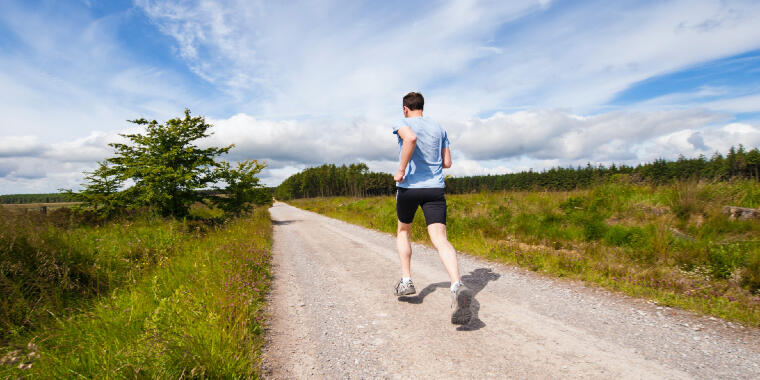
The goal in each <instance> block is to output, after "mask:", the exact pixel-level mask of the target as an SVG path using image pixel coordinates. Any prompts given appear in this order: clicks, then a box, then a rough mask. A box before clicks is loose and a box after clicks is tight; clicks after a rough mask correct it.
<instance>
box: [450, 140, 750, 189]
mask: <svg viewBox="0 0 760 380" xmlns="http://www.w3.org/2000/svg"><path fill="white" fill-rule="evenodd" d="M616 174H628V175H629V176H630V178H631V180H632V181H634V182H642V183H651V184H655V185H658V184H664V183H668V182H672V181H674V180H687V179H696V180H710V181H725V180H728V179H731V178H737V177H738V178H754V179H756V180H757V179H759V178H760V151H758V149H757V148H754V149H752V150H750V151H747V150H746V149H745V148H744V147H743V146H742V145H739V148H738V149H737V148H735V147H731V149H729V151H728V153H727V154H726V156H725V157H724V156H723V155H721V154H720V153H717V152H716V153H715V154H713V156H712V157H710V158H709V159H708V158H706V157H705V156H703V155H700V156H699V157H697V158H686V157H683V156H681V157H679V158H678V159H677V160H675V161H668V160H664V159H658V160H655V161H654V162H651V163H646V164H639V165H637V166H635V167H634V166H627V165H620V166H617V165H615V164H612V165H611V166H609V167H607V166H603V165H600V166H592V165H591V164H587V165H586V166H585V167H577V168H572V167H570V168H552V169H549V170H544V171H541V172H534V171H527V172H520V173H512V174H500V175H486V176H472V177H459V178H447V179H446V191H447V192H449V193H469V192H473V191H480V190H572V189H577V188H585V187H589V186H591V185H593V184H595V183H598V182H599V181H600V180H604V179H607V178H610V177H611V176H613V175H616Z"/></svg>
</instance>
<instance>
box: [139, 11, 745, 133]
mask: <svg viewBox="0 0 760 380" xmlns="http://www.w3.org/2000/svg"><path fill="white" fill-rule="evenodd" d="M138 4H140V5H141V6H142V7H143V9H144V10H145V11H146V13H147V14H148V15H149V16H150V17H151V18H152V19H153V20H154V22H155V23H156V24H157V25H159V27H160V28H161V29H162V30H163V31H164V32H165V33H167V34H168V35H170V36H172V37H173V38H175V39H176V41H177V44H178V46H179V48H180V52H181V55H182V56H183V57H184V58H186V59H187V61H188V64H189V65H190V66H191V67H192V68H193V69H194V70H195V71H196V72H198V73H199V75H201V77H203V78H205V79H207V80H209V81H211V82H213V83H216V84H220V85H223V86H227V87H228V88H230V89H231V91H232V92H233V93H234V94H236V95H238V96H241V97H245V94H248V95H249V96H251V94H253V95H252V96H253V97H254V98H255V99H254V100H253V101H252V103H250V104H251V107H253V108H254V109H255V113H256V114H258V115H261V116H262V117H267V118H275V119H278V118H281V117H285V118H293V117H298V116H301V115H309V116H315V115H316V116H325V115H329V116H330V117H339V116H349V117H355V116H357V115H361V116H367V117H369V118H376V117H378V116H381V117H387V116H388V115H389V114H392V113H393V112H396V111H397V108H398V103H399V98H400V95H401V94H403V93H405V92H407V91H409V90H412V89H419V90H422V91H423V92H425V93H426V94H428V95H430V96H431V98H432V99H435V102H431V104H430V110H432V111H434V112H435V113H436V114H438V115H441V116H443V117H445V118H450V119H462V118H467V117H472V116H475V115H478V114H480V113H481V112H483V111H488V110H505V109H509V108H510V107H514V106H518V107H521V108H524V109H527V108H544V107H549V108H554V107H572V108H577V109H580V110H591V109H594V108H595V107H599V106H600V105H601V104H603V103H604V102H605V101H607V100H609V99H611V98H612V97H613V96H614V95H615V94H617V93H618V92H620V91H622V90H624V89H626V88H627V87H629V86H631V85H632V84H634V83H636V82H638V81H641V80H644V79H647V78H651V77H652V76H656V75H660V74H664V73H668V72H672V71H675V70H679V69H682V68H685V67H688V66H690V65H693V64H696V63H700V62H704V61H709V60H714V59H718V58H721V57H725V56H729V55H732V54H738V53H741V52H745V51H748V50H751V49H756V48H758V47H760V28H757V27H756V25H757V22H758V20H759V19H760V7H757V6H756V4H754V3H753V2H742V1H721V2H719V1H691V0H688V1H687V0H682V1H671V2H656V1H655V2H647V3H642V2H635V3H631V4H623V3H619V2H618V3H609V2H582V3H570V4H567V3H566V4H557V5H556V6H557V7H561V8H562V10H561V11H556V12H550V11H552V7H553V6H555V5H554V4H550V3H549V2H547V1H538V2H536V1H518V2H475V1H451V2H445V3H436V4H432V3H425V4H424V5H423V6H422V8H423V9H419V10H418V9H409V11H408V12H398V11H394V10H391V9H388V8H387V7H376V8H377V9H375V8H372V9H369V8H368V7H366V6H362V5H358V4H356V3H354V4H352V5H346V4H345V2H333V1H324V2H319V3H311V2H299V3H297V4H293V3H292V2H288V3H282V4H278V3H258V2H257V3H255V5H253V6H251V4H250V3H249V2H247V1H243V2H240V1H233V2H231V3H228V4H226V5H225V6H224V7H222V6H219V5H217V4H216V3H214V2H210V1H191V2H185V3H181V4H177V3H175V2H170V1H162V0H141V1H139V2H138ZM374 5H375V6H376V5H377V4H374ZM413 6H414V5H410V7H413ZM537 12H544V13H545V14H543V15H542V17H540V18H539V17H533V18H532V19H531V21H532V22H530V23H519V22H516V23H514V25H513V22H515V21H519V20H521V19H523V18H524V17H525V16H527V15H534V14H536V13H537ZM547 12H550V13H547ZM369 15H371V17H370V16H369ZM283 25H287V27H282V26H283ZM504 27H509V28H510V30H511V32H509V33H504V32H502V31H501V30H500V29H502V28H504ZM246 89H250V91H248V92H246ZM256 94H258V95H256Z"/></svg>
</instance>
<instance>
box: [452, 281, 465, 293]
mask: <svg viewBox="0 0 760 380" xmlns="http://www.w3.org/2000/svg"><path fill="white" fill-rule="evenodd" d="M461 285H462V281H457V282H455V283H453V284H451V288H449V290H451V291H452V292H456V291H457V288H458V287H460V286H461Z"/></svg>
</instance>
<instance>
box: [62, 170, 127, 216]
mask: <svg viewBox="0 0 760 380" xmlns="http://www.w3.org/2000/svg"><path fill="white" fill-rule="evenodd" d="M98 165H99V166H98V168H97V169H95V170H93V171H92V172H85V174H86V175H85V177H84V178H85V180H87V183H85V184H82V186H84V190H82V191H80V192H78V193H74V192H73V191H72V190H70V189H69V190H67V189H61V191H62V192H63V193H65V194H68V195H69V196H71V197H72V198H73V199H74V200H75V201H78V202H82V204H81V205H80V206H78V207H77V208H78V209H80V210H83V209H90V210H92V211H95V213H96V214H98V215H100V216H101V217H105V218H110V217H112V216H115V215H117V214H119V213H121V212H122V211H123V210H124V209H125V208H126V202H125V199H124V197H123V194H122V193H120V192H119V190H120V189H121V187H122V185H123V184H124V181H123V180H122V178H121V177H120V175H119V173H118V172H117V171H116V170H115V169H114V167H113V166H111V165H109V163H108V162H107V161H103V162H98Z"/></svg>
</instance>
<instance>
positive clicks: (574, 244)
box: [292, 176, 760, 326]
mask: <svg viewBox="0 0 760 380" xmlns="http://www.w3.org/2000/svg"><path fill="white" fill-rule="evenodd" d="M447 200H448V205H449V214H448V215H449V222H448V233H449V237H450V239H451V241H452V243H453V244H454V246H455V247H456V248H457V249H458V250H461V251H465V252H468V253H471V254H474V255H478V256H482V257H485V258H488V259H492V260H496V261H500V262H504V263H510V264H517V265H520V266H523V267H526V268H529V269H531V270H534V271H539V272H544V273H548V274H552V275H556V276H561V277H570V278H576V279H581V280H585V281H588V282H590V283H594V284H599V285H601V286H604V287H607V288H610V289H614V290H618V291H622V292H624V293H627V294H630V295H634V296H641V297H647V298H652V299H654V300H656V301H658V302H660V303H662V304H666V305H672V306H679V307H683V308H686V309H690V310H694V311H698V312H701V313H706V314H710V315H715V316H720V317H724V318H728V319H732V320H736V321H740V322H743V323H746V324H748V325H754V326H758V325H760V221H757V220H754V221H738V220H729V219H728V217H727V216H726V215H723V214H721V208H722V206H724V205H732V206H744V207H758V206H760V186H758V184H757V182H756V181H748V180H744V181H734V182H731V183H727V182H720V183H696V182H682V183H678V184H674V185H663V186H643V185H635V184H630V183H627V181H626V178H625V177H624V176H621V177H618V178H617V179H616V180H614V181H611V182H610V183H608V184H604V185H600V186H596V187H593V188H591V189H587V190H576V191H558V192H529V191H503V192H481V193H478V194H465V195H449V196H447ZM292 204H293V205H295V206H298V207H302V208H305V209H308V210H312V211H316V212H319V213H322V214H326V215H329V216H332V217H337V218H339V219H343V220H346V221H348V222H352V223H356V224H360V225H364V226H367V227H370V228H375V229H378V230H381V231H385V232H388V233H395V229H396V215H395V199H394V198H393V197H375V198H365V199H359V198H345V197H338V198H312V199H299V200H294V201H292ZM412 234H413V238H414V239H415V240H417V241H420V242H424V243H428V244H429V241H428V240H427V236H426V230H425V224H424V218H423V217H422V212H421V210H419V211H418V214H417V216H416V218H415V223H414V226H413V231H412Z"/></svg>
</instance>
